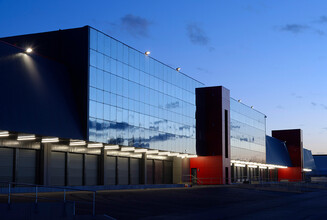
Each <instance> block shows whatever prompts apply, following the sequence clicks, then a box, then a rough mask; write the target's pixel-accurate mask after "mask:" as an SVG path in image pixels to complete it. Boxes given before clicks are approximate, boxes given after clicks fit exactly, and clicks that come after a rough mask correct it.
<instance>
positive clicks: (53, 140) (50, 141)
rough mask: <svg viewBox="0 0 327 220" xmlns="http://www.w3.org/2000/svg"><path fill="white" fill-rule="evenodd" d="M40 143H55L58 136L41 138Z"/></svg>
mask: <svg viewBox="0 0 327 220" xmlns="http://www.w3.org/2000/svg"><path fill="white" fill-rule="evenodd" d="M41 142H42V143H56V142H59V138H42V141H41Z"/></svg>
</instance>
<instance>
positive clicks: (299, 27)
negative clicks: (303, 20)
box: [278, 24, 325, 36]
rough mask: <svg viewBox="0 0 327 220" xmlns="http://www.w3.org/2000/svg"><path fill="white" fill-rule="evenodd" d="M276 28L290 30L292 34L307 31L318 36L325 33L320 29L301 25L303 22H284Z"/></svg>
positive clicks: (284, 30) (283, 30)
mask: <svg viewBox="0 0 327 220" xmlns="http://www.w3.org/2000/svg"><path fill="white" fill-rule="evenodd" d="M278 30H279V31H282V32H290V33H292V34H300V33H304V32H308V31H309V32H311V33H314V34H318V35H320V36H322V35H325V32H324V31H322V30H320V29H316V28H314V27H311V26H309V25H303V24H286V25H284V26H280V27H279V28H278Z"/></svg>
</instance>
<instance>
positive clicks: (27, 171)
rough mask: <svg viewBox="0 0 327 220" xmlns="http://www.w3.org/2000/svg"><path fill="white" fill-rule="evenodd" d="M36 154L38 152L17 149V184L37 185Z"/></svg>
mask: <svg viewBox="0 0 327 220" xmlns="http://www.w3.org/2000/svg"><path fill="white" fill-rule="evenodd" d="M36 154H37V151H36V150H27V149H17V163H16V164H17V167H16V180H15V182H19V183H31V184H35V180H36V178H35V173H36Z"/></svg>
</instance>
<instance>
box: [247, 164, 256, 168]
mask: <svg viewBox="0 0 327 220" xmlns="http://www.w3.org/2000/svg"><path fill="white" fill-rule="evenodd" d="M248 167H250V168H257V166H255V165H248Z"/></svg>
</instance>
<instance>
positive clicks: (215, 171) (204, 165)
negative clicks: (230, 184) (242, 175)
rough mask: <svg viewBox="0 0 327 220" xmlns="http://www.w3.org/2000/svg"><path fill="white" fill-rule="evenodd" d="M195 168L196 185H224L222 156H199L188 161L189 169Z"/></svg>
mask: <svg viewBox="0 0 327 220" xmlns="http://www.w3.org/2000/svg"><path fill="white" fill-rule="evenodd" d="M192 168H197V178H198V180H199V183H198V184H201V185H210V184H224V183H225V179H224V178H223V166H222V156H202V157H201V156H200V157H196V158H191V159H190V174H191V169H192Z"/></svg>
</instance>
